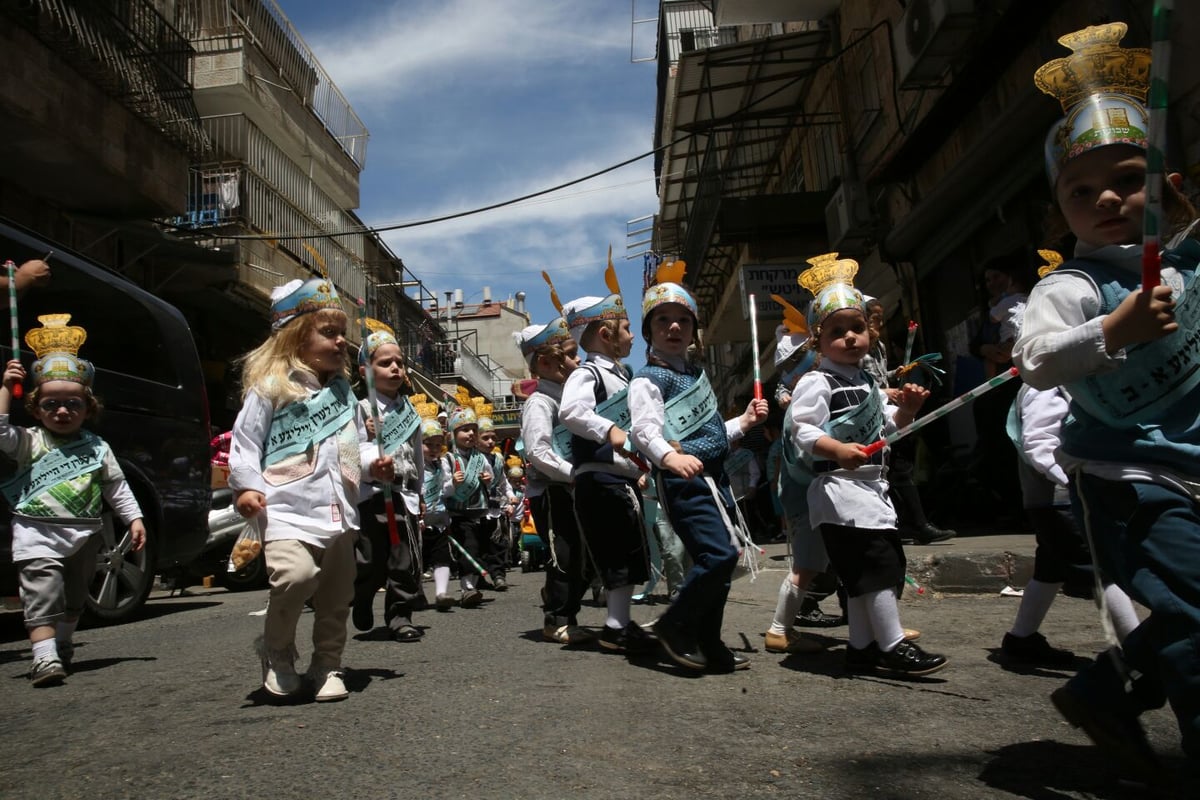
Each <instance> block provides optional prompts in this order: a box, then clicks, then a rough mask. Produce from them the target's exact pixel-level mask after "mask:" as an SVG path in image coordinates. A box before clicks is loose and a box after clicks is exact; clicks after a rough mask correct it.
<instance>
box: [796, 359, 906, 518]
mask: <svg viewBox="0 0 1200 800" xmlns="http://www.w3.org/2000/svg"><path fill="white" fill-rule="evenodd" d="M823 372H829V373H832V374H834V375H838V376H840V377H842V378H846V379H848V380H852V381H854V382H855V383H856V384H861V385H863V386H864V387H865V386H866V375H865V373H863V372H862V370H860V369H859V368H858V367H853V366H847V365H845V364H835V363H833V362H832V361H828V360H823V361H822V362H821V365H820V366H819V367H816V368H815V369H813V370H812V371H811V372H806V373H805V374H804V375H802V376H800V380H799V381H797V382H796V387H795V389H793V390H792V404H791V405H790V406H788V412H787V413H788V416H789V417H790V419H791V422H792V440H793V442H794V444H795V445H796V447H797V448H798V449H800V450H802V451H804V452H805V453H808V454H809V455H812V452H813V448H814V447H815V446H816V444H817V441H818V440H820V439H821V437H823V436H827V435H828V434H826V433H825V430H824V428H823V427H821V426H823V425H825V424H826V423H828V422H829V420H830V414H829V401H830V398H831V396H832V394H833V393H832V391H831V390H830V388H829V381H828V379H827V378H826V377H825V376H824V375H823V374H822V373H823ZM876 391H878V392H879V393H880V395H881V398H880V399H881V400H882V401H883V402H884V403H885V404H886V405H885V406H884V426H883V433H884V434H885V435H886V434H888V433H890V432H892V431H894V430H895V429H896V425H895V421H894V417H895V415H896V412H897V411H898V410H899V409H898V408H897V407H896V406H894V405H891V404H890V403H887V393H886V392H884V391H883V389H879V388H877V389H876ZM887 492H888V482H887V480H886V479H885V478H884V471H883V468H882V467H879V466H874V465H866V466H862V467H859V468H858V469H854V470H845V469H837V470H834V471H833V472H826V473H822V474H820V475H817V476H816V478H815V479H814V480H813V482H812V485H810V486H809V487H808V516H809V521H810V523H811V524H812V526H813V528H814V529H815V528H816V527H817V526H818V525H824V524H833V525H846V526H849V527H852V528H862V529H863V530H888V529H891V530H894V529H895V528H896V525H897V519H896V510H895V509H894V508H893V507H892V502H891V500H889V499H888V493H887Z"/></svg>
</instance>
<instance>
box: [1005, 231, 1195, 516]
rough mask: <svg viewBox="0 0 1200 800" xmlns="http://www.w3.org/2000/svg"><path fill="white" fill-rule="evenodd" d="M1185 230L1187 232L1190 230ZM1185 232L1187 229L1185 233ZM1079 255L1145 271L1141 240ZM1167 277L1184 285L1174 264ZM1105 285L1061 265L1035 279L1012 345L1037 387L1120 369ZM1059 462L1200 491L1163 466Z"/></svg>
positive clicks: (1078, 250) (1061, 456) (1081, 249)
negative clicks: (1109, 338) (1104, 307)
mask: <svg viewBox="0 0 1200 800" xmlns="http://www.w3.org/2000/svg"><path fill="white" fill-rule="evenodd" d="M1185 233H1186V232H1185ZM1181 235H1183V234H1181ZM1075 255H1076V257H1081V256H1086V257H1088V258H1091V259H1095V260H1098V261H1105V262H1107V263H1109V264H1111V265H1114V266H1117V267H1119V268H1121V269H1123V270H1128V271H1130V272H1132V273H1133V274H1135V275H1138V276H1140V275H1141V271H1142V246H1141V245H1140V244H1121V245H1108V246H1105V247H1093V246H1091V245H1089V244H1087V243H1086V242H1082V241H1081V242H1079V243H1078V244H1077V245H1076V246H1075ZM1161 275H1162V282H1163V284H1168V285H1171V286H1175V287H1179V286H1180V285H1181V283H1182V280H1183V278H1182V276H1181V275H1180V274H1179V271H1178V270H1176V269H1175V268H1174V267H1170V266H1167V265H1166V264H1164V265H1163V267H1162V273H1161ZM1100 303H1101V297H1100V290H1099V288H1098V287H1097V286H1096V283H1095V281H1093V280H1092V279H1091V278H1089V277H1088V276H1086V275H1084V274H1083V273H1081V272H1075V271H1072V270H1065V269H1063V268H1061V267H1060V268H1059V269H1056V270H1055V271H1054V272H1051V273H1050V274H1049V275H1047V276H1046V277H1044V278H1042V279H1041V280H1040V281H1038V282H1037V284H1035V285H1034V287H1033V291H1032V292H1030V293H1029V301H1028V303H1027V304H1026V306H1025V316H1024V318H1023V319H1022V323H1021V335H1020V336H1019V337H1017V341H1016V344H1015V345H1014V346H1013V363H1014V364H1016V365H1017V368H1018V369H1019V370H1020V371H1021V379H1022V380H1023V381H1025V383H1027V384H1029V385H1030V386H1033V387H1035V388H1037V389H1053V388H1054V387H1056V386H1062V385H1064V384H1068V383H1072V382H1074V381H1077V380H1081V379H1083V378H1086V377H1087V376H1089V375H1093V374H1096V373H1101V372H1109V371H1111V370H1114V369H1116V368H1117V367H1119V366H1120V365H1121V363H1122V362H1124V360H1125V351H1124V350H1119V351H1118V352H1116V353H1115V354H1113V355H1111V356H1110V355H1109V354H1108V351H1107V346H1106V345H1105V343H1104V331H1103V329H1102V328H1101V325H1102V324H1103V322H1104V320H1105V319H1106V318H1107V315H1101V314H1100ZM1057 460H1058V463H1059V464H1060V465H1062V467H1063V470H1064V471H1065V472H1067V473H1071V472H1073V471H1075V470H1076V469H1081V470H1083V471H1084V472H1087V473H1089V474H1092V475H1096V476H1098V477H1100V478H1104V479H1105V480H1111V481H1131V480H1132V481H1146V482H1150V483H1158V484H1161V485H1165V486H1170V487H1172V488H1174V489H1176V490H1177V491H1181V492H1183V493H1185V494H1195V493H1197V492H1200V486H1197V485H1196V484H1195V483H1193V482H1192V481H1188V480H1185V479H1184V478H1183V476H1177V475H1173V474H1170V473H1169V472H1168V471H1167V470H1164V469H1163V468H1162V467H1158V466H1145V465H1139V464H1120V463H1116V462H1112V461H1085V460H1083V459H1077V458H1072V457H1071V456H1069V455H1067V454H1066V453H1064V452H1062V451H1061V450H1059V451H1058V456H1057Z"/></svg>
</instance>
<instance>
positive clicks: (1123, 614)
mask: <svg viewBox="0 0 1200 800" xmlns="http://www.w3.org/2000/svg"><path fill="white" fill-rule="evenodd" d="M1104 602H1105V603H1107V604H1108V615H1109V616H1110V617H1112V623H1113V629H1114V630H1115V631H1116V632H1117V641H1121V642H1123V641H1125V637H1126V636H1128V635H1129V634H1130V632H1132V631H1133V629H1134V628H1136V627H1137V626H1138V625H1141V624H1142V621H1141V620H1140V619H1138V615H1137V612H1136V611H1134V610H1133V601H1132V600H1130V599H1129V595H1127V594H1125V592H1124V591H1123V590H1122V589H1121V587H1120V586H1117V585H1116V584H1115V583H1111V584H1109V585H1108V586H1105V587H1104Z"/></svg>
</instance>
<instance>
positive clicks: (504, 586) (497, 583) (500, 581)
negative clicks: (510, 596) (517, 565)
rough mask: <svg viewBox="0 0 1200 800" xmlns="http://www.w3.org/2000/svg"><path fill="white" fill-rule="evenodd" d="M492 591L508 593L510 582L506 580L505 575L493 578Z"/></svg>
mask: <svg viewBox="0 0 1200 800" xmlns="http://www.w3.org/2000/svg"><path fill="white" fill-rule="evenodd" d="M492 590H493V591H496V592H507V591H508V581H506V580H504V576H503V575H493V576H492Z"/></svg>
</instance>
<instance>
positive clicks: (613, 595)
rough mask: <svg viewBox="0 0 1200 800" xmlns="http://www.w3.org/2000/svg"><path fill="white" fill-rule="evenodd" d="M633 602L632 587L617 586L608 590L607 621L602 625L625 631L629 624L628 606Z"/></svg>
mask: <svg viewBox="0 0 1200 800" xmlns="http://www.w3.org/2000/svg"><path fill="white" fill-rule="evenodd" d="M632 602H633V587H632V586H618V587H617V588H616V589H609V590H608V601H607V603H608V619H606V620H605V621H604V624H605V625H607V626H608V627H610V628H616V629H618V630H625V626H626V625H628V624H629V606H630V604H631V603H632Z"/></svg>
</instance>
